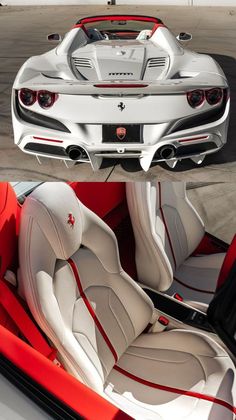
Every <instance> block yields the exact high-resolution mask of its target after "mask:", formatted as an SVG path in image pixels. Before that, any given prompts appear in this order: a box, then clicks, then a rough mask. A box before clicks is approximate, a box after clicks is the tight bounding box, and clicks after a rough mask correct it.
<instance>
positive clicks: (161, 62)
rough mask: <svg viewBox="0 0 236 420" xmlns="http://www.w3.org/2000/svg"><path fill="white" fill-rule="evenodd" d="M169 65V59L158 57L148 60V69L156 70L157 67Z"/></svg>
mask: <svg viewBox="0 0 236 420" xmlns="http://www.w3.org/2000/svg"><path fill="white" fill-rule="evenodd" d="M166 65H167V58H166V57H157V58H151V59H150V60H148V63H147V67H148V68H149V69H150V68H156V67H165V66H166Z"/></svg>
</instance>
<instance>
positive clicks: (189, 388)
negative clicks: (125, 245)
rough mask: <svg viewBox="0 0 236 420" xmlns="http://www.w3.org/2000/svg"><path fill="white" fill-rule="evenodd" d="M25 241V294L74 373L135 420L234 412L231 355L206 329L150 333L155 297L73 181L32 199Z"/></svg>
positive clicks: (46, 187) (214, 418)
mask: <svg viewBox="0 0 236 420" xmlns="http://www.w3.org/2000/svg"><path fill="white" fill-rule="evenodd" d="M19 241H20V244H19V259H20V269H19V283H20V286H21V293H22V294H23V295H24V296H25V298H26V300H27V303H28V305H29V308H30V310H31V312H32V314H33V316H34V318H35V320H36V322H37V323H38V325H39V326H40V327H41V329H42V330H43V331H44V333H45V334H46V335H47V337H48V338H49V339H50V341H51V342H52V343H53V344H54V346H55V347H56V348H57V349H58V353H59V357H60V360H61V362H62V363H63V366H64V367H65V369H66V370H67V371H69V372H70V373H71V374H72V375H74V376H75V377H77V378H78V379H79V380H81V381H82V382H84V383H85V384H87V385H88V386H89V387H91V388H92V389H93V390H95V391H97V392H98V393H99V394H101V395H103V397H105V398H107V399H109V400H110V401H112V402H113V403H114V404H115V405H117V406H118V407H121V408H122V410H124V411H125V412H127V413H128V414H129V415H131V416H132V417H133V418H136V419H155V420H156V419H163V420H169V419H172V418H175V420H182V419H183V418H186V419H191V420H199V419H201V420H206V419H208V420H210V419H211V420H222V418H224V419H225V420H232V419H235V408H234V406H235V396H236V387H235V368H234V365H233V363H232V361H231V359H230V357H229V356H228V355H227V353H226V352H225V351H224V350H223V348H222V347H221V346H220V345H218V344H217V343H216V342H215V341H214V340H213V339H212V338H210V337H208V336H207V335H206V334H203V333H198V332H192V331H186V330H181V329H178V330H177V329H176V330H165V331H162V332H155V333H154V332H145V331H147V330H148V329H149V326H150V325H149V323H153V322H157V321H155V310H154V308H153V304H152V302H151V300H150V299H149V298H148V296H147V295H146V294H145V293H144V291H143V290H142V289H141V288H140V287H139V285H138V284H136V283H135V282H134V281H133V280H132V279H131V278H130V277H129V276H128V274H126V273H125V272H124V271H123V269H122V267H121V265H120V260H119V252H118V246H117V241H116V238H115V235H114V233H113V232H112V231H111V229H110V228H109V227H108V226H107V225H106V224H105V223H104V222H103V221H102V220H101V219H100V218H99V217H98V216H96V215H95V214H94V213H92V212H91V211H90V210H89V209H88V208H86V207H85V206H84V205H83V204H82V203H81V202H80V201H79V200H78V199H77V197H76V195H75V193H74V191H73V190H72V189H71V188H70V186H69V185H67V184H64V183H61V182H57V183H44V184H42V185H40V186H39V187H38V188H37V189H36V190H35V191H34V192H33V193H32V194H31V195H30V196H29V197H27V199H26V201H25V203H24V205H23V208H22V215H21V225H20V238H19Z"/></svg>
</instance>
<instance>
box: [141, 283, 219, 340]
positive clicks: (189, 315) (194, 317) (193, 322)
mask: <svg viewBox="0 0 236 420" xmlns="http://www.w3.org/2000/svg"><path fill="white" fill-rule="evenodd" d="M143 290H144V291H145V292H146V293H147V295H148V296H149V297H150V299H151V300H152V302H153V304H154V306H155V308H157V309H158V310H159V311H161V312H164V313H165V314H166V315H167V316H168V315H169V316H171V317H172V318H174V319H176V320H177V321H180V322H183V323H184V324H188V325H190V326H192V327H194V328H199V329H201V330H205V331H208V332H214V330H213V328H212V327H211V325H210V324H209V322H208V316H207V314H206V313H204V312H202V311H200V310H198V309H195V308H194V307H192V306H190V305H188V304H187V303H185V302H184V301H183V302H182V301H179V300H177V299H175V298H174V297H171V296H168V295H164V294H162V293H159V292H156V291H154V290H150V289H148V288H144V289H143Z"/></svg>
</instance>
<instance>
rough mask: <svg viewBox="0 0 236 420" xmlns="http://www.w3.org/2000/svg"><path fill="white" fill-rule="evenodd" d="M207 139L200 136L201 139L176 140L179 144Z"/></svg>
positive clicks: (207, 137)
mask: <svg viewBox="0 0 236 420" xmlns="http://www.w3.org/2000/svg"><path fill="white" fill-rule="evenodd" d="M206 139H209V136H202V137H194V138H192V139H183V140H178V142H179V143H185V142H188V141H195V140H206Z"/></svg>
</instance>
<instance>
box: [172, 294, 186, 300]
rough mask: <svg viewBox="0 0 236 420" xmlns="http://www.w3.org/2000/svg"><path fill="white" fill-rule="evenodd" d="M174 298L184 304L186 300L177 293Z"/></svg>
mask: <svg viewBox="0 0 236 420" xmlns="http://www.w3.org/2000/svg"><path fill="white" fill-rule="evenodd" d="M173 297H174V298H175V299H176V300H178V301H179V302H183V300H184V298H183V297H182V296H181V295H180V294H179V293H175V294H174V296H173Z"/></svg>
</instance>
